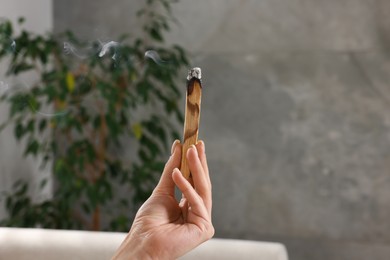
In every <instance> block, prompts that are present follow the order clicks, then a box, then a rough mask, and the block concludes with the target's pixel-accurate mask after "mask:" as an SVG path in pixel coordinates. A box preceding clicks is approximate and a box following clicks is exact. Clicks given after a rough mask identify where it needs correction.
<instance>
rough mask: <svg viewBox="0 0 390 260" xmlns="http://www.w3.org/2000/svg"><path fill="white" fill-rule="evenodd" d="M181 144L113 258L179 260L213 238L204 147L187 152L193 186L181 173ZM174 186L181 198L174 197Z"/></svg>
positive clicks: (173, 153) (209, 188)
mask: <svg viewBox="0 0 390 260" xmlns="http://www.w3.org/2000/svg"><path fill="white" fill-rule="evenodd" d="M181 150H182V147H181V144H180V142H179V141H175V142H174V143H173V145H172V155H171V157H170V158H169V160H168V162H167V163H166V165H165V168H164V171H163V173H162V175H161V179H160V181H159V183H158V184H157V186H156V188H155V189H154V191H153V193H152V195H151V196H150V197H149V199H148V200H147V201H146V202H145V203H144V204H143V205H142V207H141V208H140V209H139V210H138V213H137V215H136V217H135V220H134V222H133V225H132V227H131V229H130V231H129V233H128V235H127V237H126V239H125V240H124V241H123V243H122V245H121V246H120V247H119V249H118V250H117V252H116V253H115V255H114V256H113V258H112V259H115V260H118V259H176V258H178V257H180V256H182V255H184V254H186V253H187V252H189V251H191V250H192V249H194V248H195V247H197V246H198V245H200V244H201V243H203V242H204V241H207V240H209V239H210V238H211V237H212V236H213V235H214V227H213V225H212V222H211V208H212V197H211V182H210V177H209V170H208V166H207V159H206V153H205V145H204V143H203V142H202V141H199V142H198V143H197V145H196V146H195V145H193V146H191V147H190V148H189V149H188V151H187V154H186V156H187V160H188V164H189V167H190V170H191V174H192V181H193V186H192V185H191V183H189V182H188V181H187V180H186V179H185V178H184V177H183V176H182V174H181V172H180V170H179V169H178V168H179V167H180V162H181V156H182V155H181ZM175 186H177V187H178V188H179V189H180V191H181V192H182V199H181V200H180V202H178V201H177V200H176V198H175Z"/></svg>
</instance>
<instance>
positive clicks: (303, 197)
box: [54, 0, 390, 260]
mask: <svg viewBox="0 0 390 260" xmlns="http://www.w3.org/2000/svg"><path fill="white" fill-rule="evenodd" d="M139 5H140V4H139V1H130V0H128V1H124V0H121V1H115V3H114V2H113V1H108V0H94V1H92V0H89V1H75V0H72V1H54V25H55V30H56V31H62V30H64V29H67V28H69V29H72V30H74V31H76V32H77V33H78V34H79V35H83V36H84V37H86V38H90V39H96V38H97V39H101V40H108V39H110V38H111V37H114V36H115V35H118V34H119V33H122V32H130V33H132V32H133V33H136V32H137V31H138V30H139V27H137V24H136V21H135V19H134V10H136V9H137V8H138V6H139ZM389 12H390V2H389V1H386V0H328V1H322V0H262V1H255V0H252V1H249V0H247V1H233V0H214V1H206V0H198V1H190V0H182V1H181V2H180V3H179V4H177V5H175V7H174V15H175V16H176V17H177V18H178V20H179V25H178V26H176V27H174V28H173V31H172V32H171V33H170V34H169V42H176V43H180V44H182V45H184V46H185V47H186V48H187V49H188V50H190V52H191V55H192V58H193V65H194V66H195V65H196V66H200V67H201V68H202V69H203V75H204V97H203V101H202V122H201V130H200V135H201V138H202V139H204V140H205V141H206V143H207V149H208V158H209V164H210V169H211V175H212V181H213V194H214V224H215V227H216V236H217V237H234V238H244V239H257V240H271V241H281V242H283V243H285V244H286V245H287V248H288V251H289V254H290V257H291V259H310V260H313V259H390V221H389V219H390V207H389V203H388V200H389V199H390V189H389V184H390V113H389V112H388V111H389V110H390V88H389V82H390V73H389V72H390V59H389V55H388V54H389V51H388V50H389V46H390V44H389V42H390V19H389V16H388V13H389ZM184 76H185V75H184ZM184 76H183V77H184Z"/></svg>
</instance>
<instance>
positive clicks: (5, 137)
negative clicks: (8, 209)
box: [0, 0, 53, 219]
mask: <svg viewBox="0 0 390 260" xmlns="http://www.w3.org/2000/svg"><path fill="white" fill-rule="evenodd" d="M0 17H2V18H7V19H11V20H12V21H14V22H16V21H17V19H18V18H19V17H25V18H26V23H25V24H24V28H26V29H28V30H30V31H33V32H36V33H44V32H48V31H51V30H52V28H53V15H52V1H51V0H34V1H29V0H18V1H14V0H0ZM19 30H20V28H15V31H16V32H18V31H19ZM7 66H8V63H7V62H2V63H0V81H1V82H2V84H1V85H0V94H2V91H4V89H5V88H7V86H8V88H11V87H12V86H14V85H20V84H23V85H24V84H27V85H28V83H29V82H33V80H34V75H32V74H23V75H21V76H20V77H18V78H14V77H5V72H6V70H7ZM7 118H8V106H7V105H6V104H1V105H0V124H1V123H3V122H4V121H5V120H6V119H7ZM23 147H24V146H23V145H21V144H20V143H18V142H16V140H15V138H14V135H13V128H12V127H10V126H9V127H7V128H6V129H5V130H4V131H3V132H1V133H0V219H2V218H3V217H4V216H5V209H4V201H3V200H1V199H2V195H3V192H4V191H11V190H12V185H13V183H14V182H15V181H16V180H18V179H25V180H26V181H28V182H29V183H30V187H31V188H32V189H31V190H30V193H31V195H32V196H33V198H34V199H35V200H40V199H43V198H45V197H47V196H50V194H51V185H50V180H49V184H48V185H46V187H45V188H44V189H43V190H41V189H40V188H39V185H40V182H41V180H42V179H44V178H46V177H47V176H49V174H50V172H49V171H48V169H50V167H49V168H46V169H43V170H42V169H40V167H39V161H40V159H39V158H38V159H37V158H23V152H24V150H23Z"/></svg>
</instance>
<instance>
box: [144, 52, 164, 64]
mask: <svg viewBox="0 0 390 260" xmlns="http://www.w3.org/2000/svg"><path fill="white" fill-rule="evenodd" d="M144 56H145V58H149V59H151V60H153V61H154V62H155V63H156V64H157V65H163V64H164V63H166V61H165V60H163V59H161V57H160V55H159V54H158V53H157V52H156V51H154V50H148V51H146V52H145V55H144Z"/></svg>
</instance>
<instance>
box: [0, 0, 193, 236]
mask: <svg viewBox="0 0 390 260" xmlns="http://www.w3.org/2000/svg"><path fill="white" fill-rule="evenodd" d="M171 3H172V1H171V0H147V1H146V5H145V8H144V9H142V10H140V11H139V12H138V16H139V17H143V20H144V21H145V24H144V26H143V31H144V33H145V35H141V36H140V37H134V38H129V37H126V36H122V37H120V39H119V40H118V42H109V43H106V44H101V43H99V42H98V41H96V42H93V43H87V42H83V41H81V40H79V39H77V37H75V35H74V34H73V33H71V32H66V33H64V34H62V35H61V36H54V35H50V34H48V35H35V34H33V33H31V32H28V31H25V30H23V31H21V33H20V34H19V35H14V29H13V25H12V24H11V22H9V21H7V20H2V21H1V22H0V48H1V49H0V60H3V59H4V58H9V59H10V65H9V67H8V71H7V74H8V75H12V76H20V75H21V74H23V73H25V72H34V73H36V74H37V77H38V80H37V81H36V82H35V83H33V84H31V85H29V86H28V87H26V86H25V87H20V86H19V87H18V86H11V87H10V88H9V90H8V91H7V92H6V93H5V94H4V95H3V96H2V97H1V101H2V102H7V103H8V104H9V108H10V110H9V118H8V120H7V122H5V123H4V124H3V126H2V127H5V126H7V125H10V124H11V125H12V126H13V128H14V135H15V137H16V138H17V139H18V140H23V141H25V144H26V145H25V155H26V156H28V155H31V156H36V157H40V158H43V166H45V165H51V167H52V178H53V180H54V184H55V185H54V192H53V196H52V198H51V199H48V200H45V201H43V202H38V203H37V202H33V201H32V200H31V199H30V197H29V196H28V188H29V186H28V184H27V183H25V182H23V181H18V182H17V183H16V184H15V187H14V192H13V193H12V194H8V195H7V196H6V198H5V202H6V209H7V210H8V213H9V217H8V218H7V219H5V220H3V221H2V223H1V224H2V225H7V226H24V227H34V226H42V227H45V228H66V229H76V228H77V229H80V228H81V229H93V230H99V229H101V228H103V227H102V223H101V215H102V212H103V210H102V209H105V208H107V207H108V205H109V208H110V209H112V208H116V209H117V210H116V213H115V214H113V215H112V216H106V218H108V223H109V224H108V225H107V226H106V227H105V228H106V229H111V230H128V228H129V224H130V221H129V217H130V216H129V214H128V212H129V211H130V206H131V205H132V206H133V207H137V206H138V205H139V203H141V202H143V201H144V200H145V199H146V198H147V197H148V196H149V194H150V192H151V190H152V188H153V187H154V185H155V182H156V177H157V176H158V175H159V174H160V173H161V170H162V167H163V162H162V156H163V155H165V153H166V151H167V150H168V148H169V142H170V141H171V140H172V139H173V138H178V137H179V135H178V133H177V131H176V130H175V123H176V122H182V121H183V118H182V114H181V112H180V109H179V104H180V103H178V100H179V97H180V91H179V89H178V87H177V83H176V82H175V77H176V76H177V74H178V72H179V71H180V70H181V68H182V67H183V65H187V64H188V61H187V56H186V54H185V51H184V50H183V49H182V48H181V47H180V46H175V45H174V46H172V47H168V48H167V47H163V44H162V43H163V42H164V38H163V34H164V31H167V30H169V19H171V18H170V17H171V15H170V7H171ZM156 5H157V7H159V6H161V7H162V8H160V9H158V8H157V9H158V10H160V11H158V12H156V11H154V10H156V8H154V7H155V6H156ZM22 23H23V19H20V20H19V24H22ZM64 40H65V41H66V42H65V46H64ZM64 47H65V48H66V51H67V53H64V51H63V48H64ZM81 48H83V49H84V50H87V53H85V54H84V56H83V57H75V55H77V53H75V50H78V49H81ZM147 50H153V51H155V52H156V53H158V54H159V55H160V56H161V59H162V60H160V61H158V62H155V61H153V60H152V59H145V58H144V55H145V52H146V51H147ZM72 52H73V53H72ZM79 56H80V55H79ZM155 58H156V57H155ZM165 61H166V62H165ZM11 90H14V91H11ZM48 111H50V112H48ZM129 145H131V147H128V146H129ZM124 147H125V148H127V150H130V151H132V152H133V154H134V156H133V157H131V158H124V156H123V155H122V153H123V151H124V150H123V148H124ZM47 163H49V164H47ZM46 182H47V180H43V181H42V187H43V186H45V185H46ZM117 189H122V190H128V191H129V192H127V194H125V196H122V197H119V195H120V193H119V192H116V190H117ZM128 194H130V195H128ZM120 208H122V209H123V210H122V211H121V210H119V209H120ZM130 212H131V211H130Z"/></svg>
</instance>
